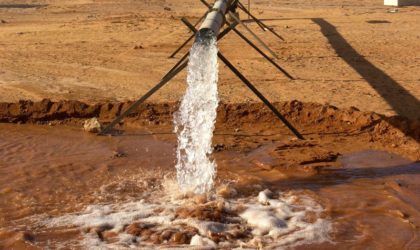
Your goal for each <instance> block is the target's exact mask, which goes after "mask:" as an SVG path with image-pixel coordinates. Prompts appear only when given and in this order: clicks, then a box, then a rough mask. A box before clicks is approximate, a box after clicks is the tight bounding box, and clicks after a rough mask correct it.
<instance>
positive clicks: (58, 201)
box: [0, 125, 420, 249]
mask: <svg viewBox="0 0 420 250" xmlns="http://www.w3.org/2000/svg"><path fill="white" fill-rule="evenodd" d="M168 131H170V129H168ZM216 139H217V135H216ZM265 139H266V140H264V139H263V140H261V142H260V143H259V145H260V146H259V147H257V148H254V149H252V148H246V149H241V148H240V147H239V148H238V147H232V148H234V149H229V148H230V147H229V146H230V145H229V144H226V145H223V146H224V147H221V146H220V147H217V149H218V148H222V149H220V150H216V151H218V152H217V153H216V154H215V157H216V160H217V161H218V178H217V180H216V189H217V190H218V194H219V195H221V196H223V197H224V198H223V199H224V202H225V204H228V203H229V204H231V205H230V206H232V207H233V206H237V207H251V204H254V203H255V202H257V201H256V199H255V197H256V196H258V194H259V193H260V192H261V191H263V190H265V189H270V190H271V191H272V192H273V193H276V194H277V193H280V196H278V195H277V196H275V198H276V199H277V198H278V200H280V201H282V202H284V204H286V205H288V207H287V208H293V209H295V208H296V209H298V210H299V211H301V210H302V209H303V208H302V207H299V206H297V205H296V204H292V203H287V202H288V201H289V200H290V197H292V196H293V197H295V198H296V197H297V199H299V197H300V198H302V197H309V198H310V200H311V203H308V204H309V205H307V206H312V205H313V204H315V205H313V206H314V207H317V208H318V205H319V208H321V210H316V209H312V210H311V211H309V210H308V212H307V213H306V214H305V221H304V222H305V223H306V224H304V223H303V221H302V222H301V224H299V225H317V224H316V221H318V220H319V219H322V220H323V221H324V222H325V223H329V224H328V225H330V226H331V228H330V229H329V230H328V232H327V234H328V238H326V239H323V240H322V242H317V241H314V240H313V239H312V241H307V243H310V244H305V241H302V240H301V241H300V243H301V244H288V243H285V244H284V245H281V246H277V247H284V246H286V247H287V246H289V247H290V248H296V249H344V248H353V249H420V238H419V237H420V233H419V226H420V212H419V209H420V176H419V174H420V164H419V163H413V162H410V161H409V160H406V159H404V158H402V157H400V156H397V155H394V154H390V153H386V152H383V151H373V150H370V148H368V147H366V148H363V147H360V148H358V149H357V150H353V151H354V152H353V153H350V152H348V153H347V152H346V153H344V154H342V155H341V156H338V154H335V153H334V152H329V151H328V150H324V147H325V145H322V143H321V144H314V143H311V142H309V143H298V142H291V141H290V140H288V139H287V138H283V139H282V140H279V139H276V140H271V139H272V138H271V139H270V138H269V136H267V138H265ZM175 140H176V138H175V135H173V134H170V133H169V134H166V133H160V134H155V135H151V134H149V133H148V132H147V131H129V132H128V133H127V134H124V135H122V136H116V137H97V136H94V135H90V134H85V133H83V132H81V131H80V130H79V129H75V128H64V127H46V126H45V127H43V126H28V125H0V249H31V248H33V249H45V248H46V247H47V246H49V247H51V248H57V247H58V246H66V247H67V248H72V249H79V248H84V247H87V245H86V244H85V243H86V230H87V229H86V227H84V226H86V224H84V223H81V222H80V221H79V224H78V225H74V224H72V223H68V222H69V220H70V222H71V220H74V221H76V220H80V218H83V219H85V220H86V221H88V220H91V219H92V218H93V219H95V218H94V217H91V216H90V215H89V216H85V217H77V216H74V215H75V214H77V215H79V214H83V213H84V212H83V211H87V210H86V208H87V207H89V206H90V205H98V204H100V205H101V206H102V205H103V206H102V207H101V206H100V207H99V208H98V210H100V209H104V208H105V207H106V206H111V209H114V210H117V212H118V209H121V210H124V209H125V210H130V209H132V208H131V207H130V206H131V205H133V204H134V205H133V206H134V208H136V207H137V206H138V205H139V204H137V203H136V202H138V201H142V202H143V201H144V202H145V203H141V206H140V207H139V209H134V210H130V211H129V212H130V213H131V214H133V211H134V212H136V210H142V211H143V210H144V211H145V210H146V209H149V208H152V207H153V209H154V210H153V209H152V210H153V211H154V212H152V214H153V213H156V215H159V216H157V217H161V218H160V220H163V219H164V218H167V216H168V215H167V214H165V213H164V212H161V211H162V210H163V208H162V207H161V206H163V205H165V209H166V207H167V206H168V204H169V205H170V206H177V205H178V204H180V203H179V201H176V200H165V199H161V198H162V197H163V196H165V195H166V193H168V191H173V189H174V187H170V188H169V190H168V187H167V185H166V184H165V183H163V182H164V181H162V180H170V179H171V178H174V176H175V175H174V165H175V145H176V143H175ZM346 143H347V142H346ZM355 143H356V142H355ZM335 147H336V150H337V151H340V148H341V147H343V148H344V147H345V145H342V146H340V145H338V146H335ZM294 148H299V151H293V150H292V149H294ZM308 155H309V156H311V157H309V158H308ZM225 186H229V187H230V189H228V190H236V192H231V194H229V195H226V192H220V190H222V191H223V187H225ZM228 193H229V192H228ZM289 194H292V196H290V195H289ZM219 198H220V197H219ZM219 198H218V199H219ZM194 199H195V198H194ZM133 202H134V203H133ZM195 202H197V201H195ZM200 202H201V203H200ZM253 202H254V203H253ZM269 202H271V200H269ZM152 203H153V204H152ZM198 203H200V204H201V205H203V206H207V205H206V204H207V203H206V201H199V202H198ZM208 204H210V203H208ZM302 204H306V203H302ZM302 204H300V205H302ZM310 204H312V205H310ZM201 205H200V206H201ZM252 206H254V207H255V206H256V205H252ZM265 206H267V204H265ZM181 207H182V206H181ZM226 207H227V205H226ZM106 208H108V207H106ZM207 208H210V210H209V211H210V214H207V215H206V216H201V215H200V216H201V217H200V216H198V217H200V218H201V219H202V220H204V221H206V220H212V218H213V217H212V214H213V213H212V212H211V211H213V210H212V209H214V213H215V214H216V213H217V214H218V213H220V211H218V208H216V207H212V205H208V206H207V207H206V209H207ZM264 208H266V207H264ZM175 210H176V209H175ZM243 210H244V208H242V209H241V208H236V210H235V209H233V210H232V211H233V212H234V213H237V215H238V216H236V215H232V214H231V215H230V216H233V217H234V218H239V217H241V216H242V218H245V219H246V216H245V215H244V214H242V213H243ZM303 210H304V209H303ZM101 211H102V210H101ZM176 211H179V210H176ZM181 211H182V210H181ZM206 211H207V210H206ZM297 213H298V211H295V212H293V213H290V216H292V217H293V215H294V214H297ZM180 214H182V216H181V215H180ZM222 215H223V213H222ZM239 215H241V216H239ZM69 216H70V217H69ZM72 216H73V217H72ZM139 216H140V215H139V214H134V215H133V217H124V218H123V220H121V219H120V220H119V222H121V223H122V224H130V223H131V222H134V221H135V220H136V219H139ZM165 216H166V217H165ZM177 216H178V219H179V217H183V216H184V217H185V216H186V217H188V216H192V215H191V213H181V212H179V213H178V214H177ZM235 216H236V217H235ZM222 217H223V216H222ZM60 218H64V219H63V220H61V222H67V223H68V224H66V223H61V224H60V223H56V224H55V227H52V226H48V225H47V224H48V223H45V221H49V222H51V221H60ZM101 218H102V217H101ZM105 218H107V217H105ZM293 218H295V217H293ZM296 218H297V217H296ZM148 219H149V220H150V219H151V218H148ZM155 219H156V218H155ZM130 220H132V221H130ZM285 220H286V222H287V223H286V224H287V226H288V227H291V226H292V223H289V221H288V220H287V219H285ZM231 223H232V224H234V223H236V222H231ZM238 223H239V222H238ZM302 223H303V224H302ZM308 223H309V224H308ZM311 223H312V224H311ZM240 225H241V226H242V225H243V224H240ZM322 225H324V224H322ZM245 226H246V227H251V229H253V230H254V231H255V228H252V225H251V222H250V221H248V224H246V225H245ZM188 228H189V229H188V230H190V231H192V232H195V231H194V230H197V229H194V227H193V226H191V225H190V226H189V227H188ZM191 228H192V229H191ZM197 228H198V226H197ZM308 228H310V227H309V226H308V227H307V228H306V229H308ZM321 229H322V227H319V228H318V229H317V230H318V231H319V230H321ZM174 230H175V229H174ZM176 230H180V229H179V228H178V229H176ZM296 230H297V231H298V230H300V229H299V228H297V229H296ZM246 232H248V235H245V236H244V235H242V236H238V239H237V240H238V241H241V242H245V243H247V242H251V241H252V244H253V245H254V246H255V247H258V246H261V245H262V246H265V247H270V244H272V242H271V243H269V242H268V243H266V242H264V240H260V242H258V239H259V238H258V237H255V236H252V235H251V233H249V232H250V231H249V230H248V231H246ZM304 232H310V233H314V232H315V231H302V235H303V233H304ZM95 235H96V234H95ZM98 235H99V234H98ZM101 235H102V234H101ZM287 235H289V236H290V235H293V232H288V233H287ZM101 237H102V239H103V235H102V236H101ZM209 237H210V236H209ZM241 237H242V238H241ZM286 238H287V237H286ZM286 238H284V237H283V238H279V240H278V242H283V241H284V240H285V239H286ZM302 238H304V237H303V236H302ZM212 239H213V238H212ZM289 239H290V237H289ZM98 240H99V241H100V240H101V239H98ZM188 240H191V238H188ZM188 240H187V241H184V242H183V243H187V244H188V243H189V242H188ZM213 240H214V241H216V240H215V239H213ZM293 240H295V242H299V239H295V238H293ZM103 241H104V245H102V246H106V247H111V246H113V245H112V244H111V243H112V240H107V239H103ZM284 242H286V241H284ZM159 243H160V244H163V245H166V246H169V245H171V244H172V243H169V242H166V241H163V242H159ZM175 243H176V242H175ZM175 243H173V244H175ZM133 244H134V243H133ZM135 244H137V245H132V246H140V245H141V243H138V242H137V243H135ZM148 244H149V245H148V246H149V247H150V244H152V243H150V242H148ZM219 244H220V243H219ZM252 244H250V245H248V246H252ZM264 244H266V245H264ZM271 246H272V247H274V248H276V247H275V246H274V245H271Z"/></svg>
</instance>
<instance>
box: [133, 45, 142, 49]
mask: <svg viewBox="0 0 420 250" xmlns="http://www.w3.org/2000/svg"><path fill="white" fill-rule="evenodd" d="M134 49H144V48H143V46H141V45H136V46H134Z"/></svg>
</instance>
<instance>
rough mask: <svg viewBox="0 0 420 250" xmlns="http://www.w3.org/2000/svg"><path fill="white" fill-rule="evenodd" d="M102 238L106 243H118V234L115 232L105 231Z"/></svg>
mask: <svg viewBox="0 0 420 250" xmlns="http://www.w3.org/2000/svg"><path fill="white" fill-rule="evenodd" d="M102 237H103V239H104V240H105V241H106V242H109V243H113V242H117V241H118V234H117V233H116V232H113V231H105V232H103V233H102Z"/></svg>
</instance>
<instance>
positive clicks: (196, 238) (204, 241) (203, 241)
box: [190, 234, 217, 248]
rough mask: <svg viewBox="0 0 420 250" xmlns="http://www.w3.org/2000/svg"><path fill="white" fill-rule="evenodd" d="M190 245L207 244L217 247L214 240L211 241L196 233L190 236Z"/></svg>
mask: <svg viewBox="0 0 420 250" xmlns="http://www.w3.org/2000/svg"><path fill="white" fill-rule="evenodd" d="M190 245H191V246H209V247H214V248H216V247H217V245H216V243H214V241H212V240H210V239H208V238H204V237H201V236H200V235H198V234H196V235H194V236H193V237H192V239H191V242H190Z"/></svg>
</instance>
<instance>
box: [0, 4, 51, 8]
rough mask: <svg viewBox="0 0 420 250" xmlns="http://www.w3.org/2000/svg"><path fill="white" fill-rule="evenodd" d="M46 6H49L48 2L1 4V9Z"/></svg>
mask: <svg viewBox="0 0 420 250" xmlns="http://www.w3.org/2000/svg"><path fill="white" fill-rule="evenodd" d="M45 6H47V4H0V9H30V8H40V7H45Z"/></svg>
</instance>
